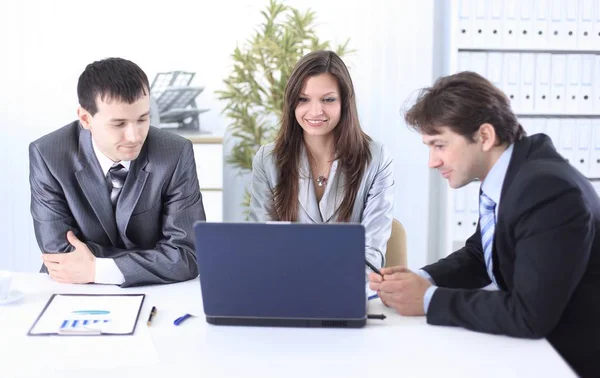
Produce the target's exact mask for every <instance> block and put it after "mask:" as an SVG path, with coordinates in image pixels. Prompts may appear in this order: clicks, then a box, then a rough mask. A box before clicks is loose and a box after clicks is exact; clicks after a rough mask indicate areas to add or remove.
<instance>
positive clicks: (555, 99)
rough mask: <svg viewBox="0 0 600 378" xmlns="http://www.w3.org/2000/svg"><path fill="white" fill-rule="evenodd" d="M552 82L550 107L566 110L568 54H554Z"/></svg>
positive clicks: (561, 110) (559, 110)
mask: <svg viewBox="0 0 600 378" xmlns="http://www.w3.org/2000/svg"><path fill="white" fill-rule="evenodd" d="M551 72H552V82H551V83H550V108H551V109H552V111H555V112H564V111H565V95H566V85H567V83H566V80H567V78H566V76H567V56H566V55H559V54H557V55H552V63H551Z"/></svg>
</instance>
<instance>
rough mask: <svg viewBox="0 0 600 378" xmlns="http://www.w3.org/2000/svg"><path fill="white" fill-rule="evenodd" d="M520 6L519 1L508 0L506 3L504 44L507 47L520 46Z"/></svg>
mask: <svg viewBox="0 0 600 378" xmlns="http://www.w3.org/2000/svg"><path fill="white" fill-rule="evenodd" d="M519 7H520V5H519V1H518V0H506V2H505V3H504V34H503V38H502V43H503V44H504V45H505V46H518V44H517V42H518V38H519V21H520V20H519V17H520V8H519Z"/></svg>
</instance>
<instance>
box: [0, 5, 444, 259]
mask: <svg viewBox="0 0 600 378" xmlns="http://www.w3.org/2000/svg"><path fill="white" fill-rule="evenodd" d="M266 3H267V1H266V0H261V1H251V0H224V1H219V2H211V3H210V6H208V5H203V2H197V1H191V0H171V1H169V2H156V3H154V4H152V3H148V2H142V1H133V0H132V1H114V0H110V1H103V2H102V3H101V5H100V3H98V2H79V1H65V0H59V1H53V2H46V1H42V0H4V1H2V2H1V3H0V54H1V56H2V59H0V159H1V160H0V161H2V162H3V163H4V164H3V169H2V172H3V173H2V184H1V185H0V196H1V197H0V198H2V199H3V200H2V201H1V202H0V212H1V214H2V216H1V217H0V240H2V249H1V250H0V269H2V268H7V269H12V270H17V271H33V270H36V269H38V267H39V264H40V261H41V260H40V258H39V250H38V248H37V244H36V242H35V238H34V236H33V228H32V222H31V218H30V213H29V185H28V156H27V146H28V144H29V143H30V142H31V141H32V140H34V139H35V138H37V137H39V136H41V135H43V134H46V133H48V132H50V131H52V130H54V129H56V128H58V127H60V126H62V125H64V124H66V123H68V122H70V121H71V120H73V119H74V118H75V109H76V92H75V88H76V83H77V78H78V76H79V74H80V73H81V71H82V70H83V69H84V67H85V65H86V64H87V63H89V62H91V61H93V60H96V59H101V58H104V57H107V56H122V57H125V58H128V59H131V60H133V61H135V62H137V63H138V64H139V65H140V66H141V67H142V68H143V69H144V70H145V71H146V72H147V73H148V76H149V77H150V80H152V78H153V77H154V75H155V74H156V72H161V71H170V70H178V69H180V70H189V71H195V72H196V73H197V74H196V78H195V80H194V83H195V84H197V85H202V86H205V88H206V89H205V91H204V92H203V93H202V94H201V95H200V96H198V98H197V103H198V105H199V106H200V107H203V108H204V107H206V108H210V109H211V110H210V111H209V112H207V113H204V114H203V115H202V116H201V123H202V125H203V127H204V128H205V129H207V130H210V131H213V132H214V133H216V134H222V133H223V132H224V131H225V128H226V126H227V119H226V118H225V117H224V116H222V115H221V113H220V112H221V109H222V106H223V104H222V103H220V102H219V101H218V100H216V99H215V96H214V91H215V90H218V89H220V88H222V79H223V78H224V77H226V76H227V74H228V73H229V69H230V67H231V61H230V58H229V55H230V54H231V52H232V51H233V49H234V48H235V46H236V43H242V42H243V40H244V39H245V38H246V36H247V35H249V34H250V33H251V32H252V30H253V29H254V28H255V27H256V25H258V23H259V22H260V17H261V16H260V13H259V11H260V10H261V9H262V8H263V7H264V5H265V4H266ZM287 3H288V4H290V5H293V6H296V7H298V8H300V9H306V8H307V7H310V8H311V9H313V10H315V11H316V12H317V16H318V25H319V26H318V28H319V31H320V35H321V37H322V38H324V39H329V40H331V41H332V42H334V44H335V43H339V42H342V41H344V40H345V39H346V38H350V39H351V44H350V46H351V47H352V48H353V49H356V52H355V53H354V54H353V55H351V56H349V57H347V58H346V62H347V64H348V65H349V67H350V70H351V74H352V77H353V80H354V83H355V86H356V89H357V94H358V106H359V112H360V118H361V122H362V125H363V127H364V129H365V130H366V131H367V132H368V133H369V134H370V135H371V136H372V137H373V138H374V139H376V140H379V141H382V142H384V143H386V144H387V146H388V148H389V149H390V150H391V151H392V153H393V155H394V158H395V161H396V206H395V209H394V214H395V216H396V218H398V219H399V220H401V221H402V223H403V224H404V225H405V226H406V229H407V231H408V237H409V238H408V243H409V265H411V266H412V267H419V266H421V265H423V264H424V263H426V261H427V260H428V257H427V256H428V252H427V251H428V248H430V247H429V245H428V243H427V237H428V235H427V234H428V213H429V186H430V177H429V172H428V170H427V167H426V159H427V151H426V149H425V148H424V147H423V146H422V144H421V143H420V138H419V136H418V135H417V134H415V133H414V132H411V131H409V130H408V129H407V128H406V127H405V126H404V124H403V122H402V117H401V113H400V110H401V107H402V105H403V103H404V101H405V100H406V99H407V98H408V97H409V95H410V94H411V93H412V92H413V91H414V90H415V89H417V88H419V87H422V86H425V85H428V84H429V83H430V82H431V80H432V72H433V70H434V68H433V33H434V27H433V20H434V16H433V15H434V1H432V0H429V1H421V2H398V1H393V0H378V1H374V2H370V3H369V4H367V2H363V3H361V4H356V5H352V6H348V3H347V2H345V1H342V0H333V1H329V2H322V1H316V0H304V1H300V0H293V1H292V0H290V1H287ZM226 151H227V148H226ZM247 182H248V177H247V176H239V175H237V172H236V171H234V170H232V169H231V168H229V167H226V168H225V172H224V188H225V192H224V196H225V200H224V202H225V207H224V218H225V220H230V221H231V220H240V219H242V215H241V209H240V207H239V205H238V204H239V202H240V201H241V195H242V193H243V191H244V185H246V184H247ZM429 255H431V254H429Z"/></svg>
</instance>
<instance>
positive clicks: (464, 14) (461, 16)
mask: <svg viewBox="0 0 600 378" xmlns="http://www.w3.org/2000/svg"><path fill="white" fill-rule="evenodd" d="M471 4H472V0H459V5H458V30H457V32H458V36H457V38H456V41H457V42H458V44H459V45H460V46H471V34H472V30H471Z"/></svg>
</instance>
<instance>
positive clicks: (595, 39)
mask: <svg viewBox="0 0 600 378" xmlns="http://www.w3.org/2000/svg"><path fill="white" fill-rule="evenodd" d="M593 19H594V20H593V23H594V25H593V29H594V31H593V32H592V41H591V42H590V43H591V44H592V46H600V0H594V17H593Z"/></svg>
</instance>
